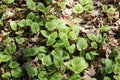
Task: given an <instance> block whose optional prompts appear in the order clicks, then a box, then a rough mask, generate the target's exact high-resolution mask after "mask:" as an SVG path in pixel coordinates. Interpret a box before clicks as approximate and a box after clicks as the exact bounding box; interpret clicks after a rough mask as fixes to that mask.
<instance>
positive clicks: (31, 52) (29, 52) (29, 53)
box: [22, 47, 39, 57]
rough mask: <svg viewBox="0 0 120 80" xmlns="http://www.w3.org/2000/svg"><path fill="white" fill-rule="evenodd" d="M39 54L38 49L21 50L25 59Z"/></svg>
mask: <svg viewBox="0 0 120 80" xmlns="http://www.w3.org/2000/svg"><path fill="white" fill-rule="evenodd" d="M38 52H39V49H38V48H35V47H32V48H26V49H23V50H22V53H23V55H24V56H25V57H30V56H35V55H36V54H37V53H38Z"/></svg>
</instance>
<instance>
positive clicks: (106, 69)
mask: <svg viewBox="0 0 120 80" xmlns="http://www.w3.org/2000/svg"><path fill="white" fill-rule="evenodd" d="M101 62H102V64H104V66H103V67H102V70H101V73H102V75H106V74H110V73H112V71H113V67H114V65H113V62H112V61H111V60H109V59H104V58H102V59H101Z"/></svg>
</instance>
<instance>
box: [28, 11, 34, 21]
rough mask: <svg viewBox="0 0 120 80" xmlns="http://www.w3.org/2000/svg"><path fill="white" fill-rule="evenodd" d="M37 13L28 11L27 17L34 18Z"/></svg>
mask: <svg viewBox="0 0 120 80" xmlns="http://www.w3.org/2000/svg"><path fill="white" fill-rule="evenodd" d="M34 18H35V14H34V13H33V12H30V13H28V15H27V19H30V20H34Z"/></svg>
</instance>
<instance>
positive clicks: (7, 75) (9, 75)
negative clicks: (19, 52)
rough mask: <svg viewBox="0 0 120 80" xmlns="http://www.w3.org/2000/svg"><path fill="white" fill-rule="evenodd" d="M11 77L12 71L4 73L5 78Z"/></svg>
mask: <svg viewBox="0 0 120 80" xmlns="http://www.w3.org/2000/svg"><path fill="white" fill-rule="evenodd" d="M10 77H11V74H10V72H5V73H3V74H2V78H3V79H9V78H10Z"/></svg>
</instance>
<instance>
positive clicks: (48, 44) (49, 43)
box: [46, 39, 56, 46]
mask: <svg viewBox="0 0 120 80" xmlns="http://www.w3.org/2000/svg"><path fill="white" fill-rule="evenodd" d="M55 42H56V40H54V39H48V40H47V43H46V45H47V46H51V45H53V44H54V43H55Z"/></svg>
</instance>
